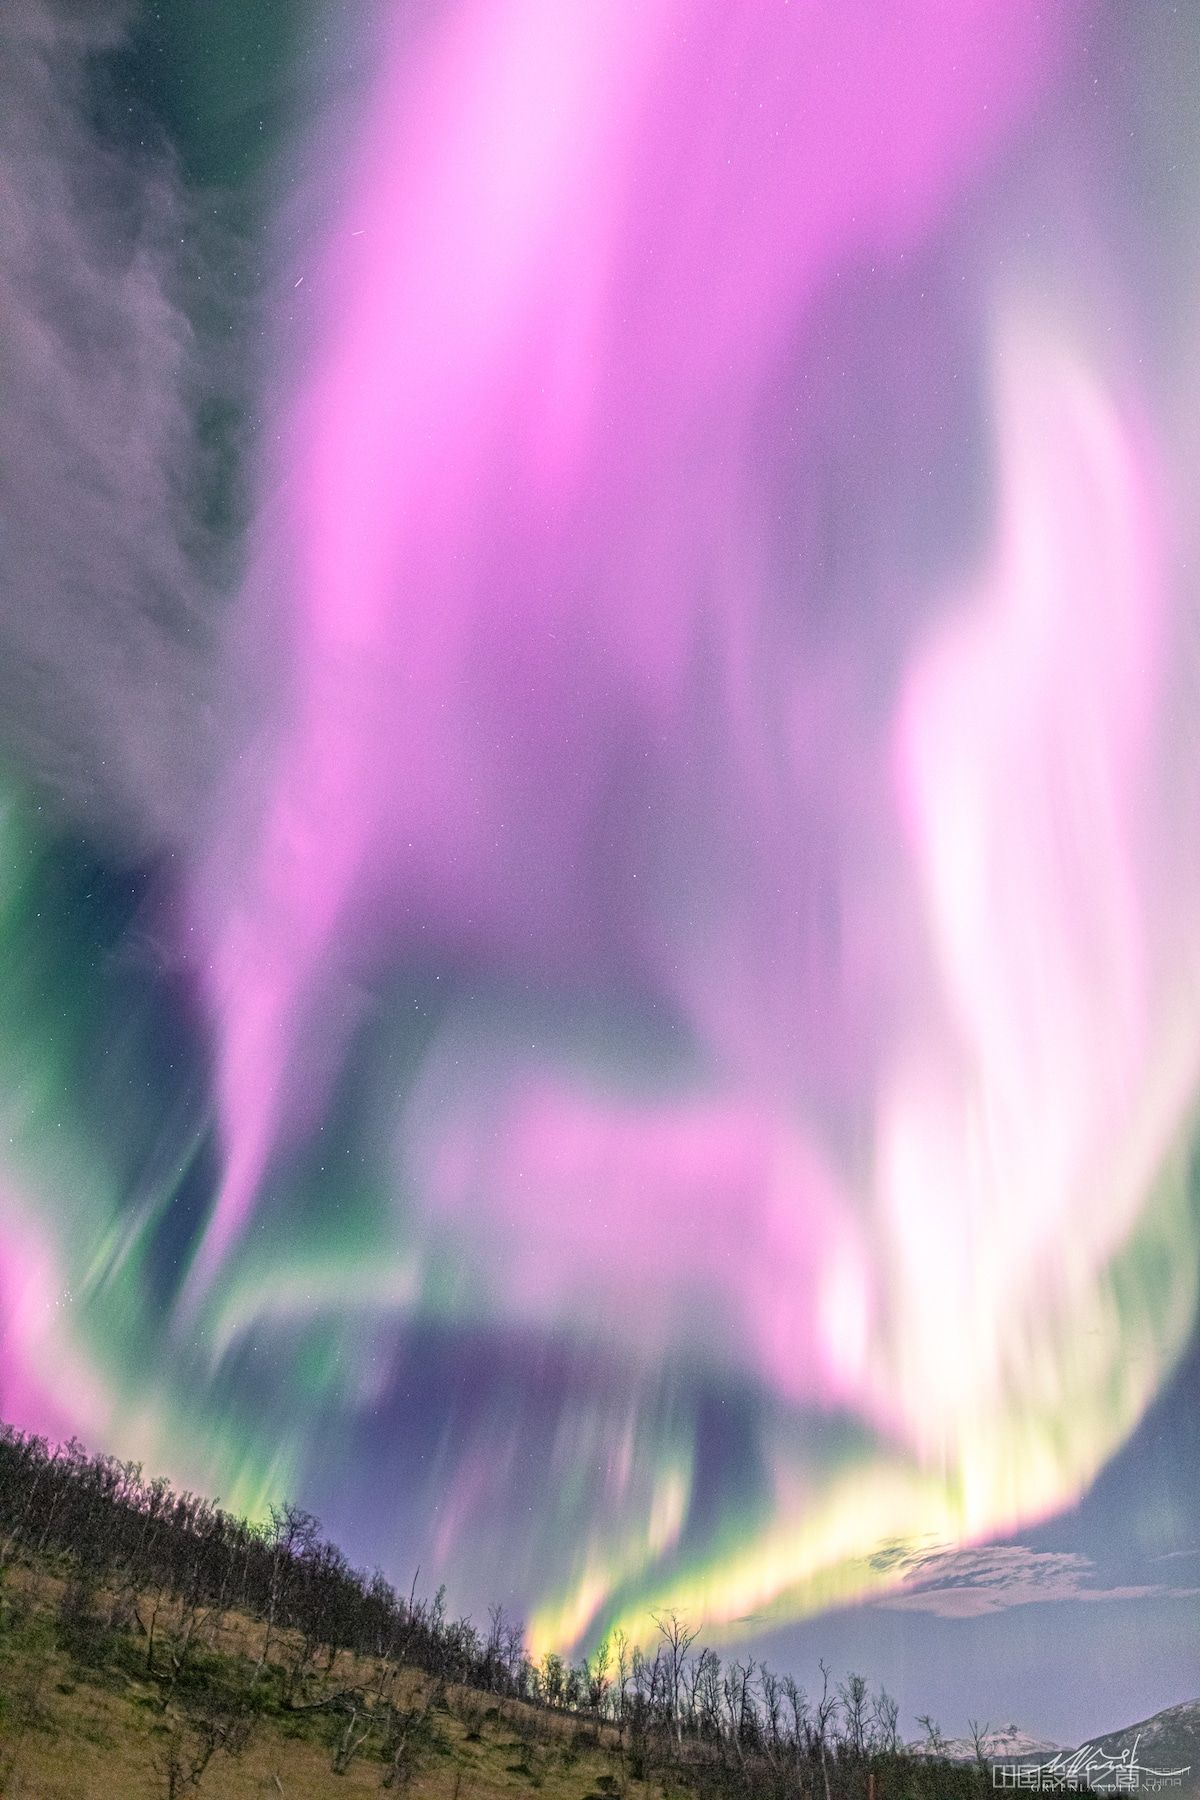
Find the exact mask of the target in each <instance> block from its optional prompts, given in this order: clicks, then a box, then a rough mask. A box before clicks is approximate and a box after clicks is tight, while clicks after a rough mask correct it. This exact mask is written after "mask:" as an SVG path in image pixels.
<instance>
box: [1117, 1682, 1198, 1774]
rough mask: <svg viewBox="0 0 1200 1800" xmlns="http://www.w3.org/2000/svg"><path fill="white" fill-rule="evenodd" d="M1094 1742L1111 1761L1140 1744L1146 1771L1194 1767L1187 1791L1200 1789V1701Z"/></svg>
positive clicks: (1165, 1710)
mask: <svg viewBox="0 0 1200 1800" xmlns="http://www.w3.org/2000/svg"><path fill="white" fill-rule="evenodd" d="M1090 1742H1091V1743H1092V1744H1094V1746H1095V1748H1096V1749H1097V1750H1100V1751H1102V1752H1103V1754H1104V1755H1105V1756H1111V1757H1119V1756H1122V1755H1124V1754H1125V1753H1126V1752H1127V1751H1128V1752H1132V1751H1133V1747H1134V1743H1135V1742H1136V1744H1137V1761H1138V1765H1139V1767H1140V1768H1142V1769H1182V1768H1187V1767H1188V1765H1189V1764H1190V1766H1191V1773H1190V1774H1189V1775H1186V1776H1184V1778H1183V1781H1182V1786H1183V1789H1184V1791H1185V1792H1194V1791H1196V1790H1197V1789H1200V1700H1185V1701H1183V1702H1182V1704H1181V1705H1179V1706H1167V1707H1164V1708H1163V1710H1162V1712H1157V1713H1155V1714H1154V1716H1153V1718H1150V1719H1142V1720H1140V1721H1139V1723H1138V1724H1136V1725H1126V1726H1125V1728H1124V1730H1122V1731H1110V1732H1109V1733H1108V1734H1107V1736H1105V1737H1099V1738H1092V1739H1091V1740H1090Z"/></svg>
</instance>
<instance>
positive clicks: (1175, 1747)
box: [909, 1700, 1200, 1794]
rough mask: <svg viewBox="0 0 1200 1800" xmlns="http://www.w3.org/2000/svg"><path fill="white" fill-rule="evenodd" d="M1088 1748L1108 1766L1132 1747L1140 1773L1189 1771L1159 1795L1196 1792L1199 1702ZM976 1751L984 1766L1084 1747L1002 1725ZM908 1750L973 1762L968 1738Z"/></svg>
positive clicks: (1157, 1715) (1127, 1754)
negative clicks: (985, 1761) (1108, 1761)
mask: <svg viewBox="0 0 1200 1800" xmlns="http://www.w3.org/2000/svg"><path fill="white" fill-rule="evenodd" d="M1088 1744H1089V1745H1090V1746H1091V1748H1092V1749H1093V1750H1095V1751H1096V1752H1098V1753H1099V1755H1100V1756H1103V1757H1111V1758H1112V1759H1113V1761H1114V1762H1115V1761H1119V1760H1120V1759H1121V1758H1122V1757H1130V1758H1132V1757H1133V1756H1134V1754H1135V1749H1134V1747H1135V1745H1136V1760H1137V1763H1138V1767H1139V1769H1140V1770H1143V1771H1149V1770H1152V1769H1164V1770H1174V1769H1189V1768H1190V1773H1189V1774H1187V1775H1184V1776H1183V1777H1181V1780H1180V1787H1179V1789H1174V1788H1172V1789H1170V1790H1164V1791H1168V1792H1173V1793H1179V1792H1181V1793H1183V1794H1196V1793H1200V1700H1185V1701H1184V1702H1183V1703H1182V1704H1181V1705H1179V1706H1168V1707H1165V1708H1164V1709H1163V1711H1162V1712H1158V1713H1155V1714H1154V1716H1153V1718H1150V1719H1141V1720H1139V1722H1138V1723H1137V1724H1136V1725H1126V1726H1124V1727H1123V1728H1122V1729H1121V1730H1120V1731H1110V1732H1107V1733H1106V1734H1105V1735H1104V1736H1103V1737H1096V1738H1089V1739H1088ZM981 1747H982V1750H983V1754H984V1756H985V1757H986V1758H987V1759H988V1761H989V1762H1040V1761H1042V1760H1043V1759H1045V1758H1049V1757H1052V1756H1054V1755H1055V1754H1056V1753H1058V1752H1060V1751H1061V1752H1062V1753H1063V1754H1064V1755H1065V1756H1068V1757H1069V1756H1071V1755H1072V1754H1073V1753H1074V1752H1075V1751H1076V1750H1081V1749H1083V1748H1084V1746H1083V1745H1075V1746H1071V1747H1069V1748H1068V1747H1067V1746H1065V1745H1061V1744H1051V1743H1048V1742H1047V1741H1046V1740H1045V1739H1044V1738H1035V1737H1031V1736H1030V1735H1029V1733H1028V1732H1027V1731H1021V1730H1020V1729H1019V1728H1018V1727H1017V1726H1016V1725H1003V1726H1001V1727H999V1729H997V1730H995V1731H989V1732H988V1733H987V1736H986V1737H985V1738H984V1739H983V1740H982V1746H981ZM909 1749H910V1750H911V1751H912V1752H913V1754H914V1755H916V1756H945V1757H948V1758H949V1760H950V1761H951V1762H974V1760H975V1745H974V1743H973V1742H972V1741H971V1739H970V1738H950V1739H948V1740H947V1741H946V1742H944V1743H941V1744H939V1745H938V1746H937V1747H936V1748H933V1747H931V1745H930V1744H929V1743H928V1742H927V1741H926V1740H922V1741H921V1742H919V1743H914V1744H910V1745H909ZM1152 1779H1153V1777H1150V1776H1148V1775H1147V1776H1146V1777H1144V1778H1143V1780H1142V1781H1141V1782H1139V1788H1140V1787H1143V1786H1145V1785H1146V1782H1147V1780H1152Z"/></svg>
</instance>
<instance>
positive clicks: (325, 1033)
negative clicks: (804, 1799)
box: [0, 0, 1200, 1743]
mask: <svg viewBox="0 0 1200 1800" xmlns="http://www.w3.org/2000/svg"><path fill="white" fill-rule="evenodd" d="M1197 92H1200V13H1198V12H1197V10H1196V9H1195V8H1194V7H1193V6H1191V5H1179V6H1171V5H1168V4H1166V3H1165V0H1163V3H1158V0H1156V3H1155V4H1152V5H1146V6H1137V7H1134V6H1130V5H1128V4H1125V3H1124V0H1111V3H1110V4H1093V5H1088V4H1083V3H1082V0H1079V3H1077V0H956V4H954V5H953V6H950V5H947V4H945V3H944V0H888V4H886V5H883V6H878V5H874V4H868V3H867V0H838V3H837V4H833V3H832V0H791V3H790V4H789V3H787V0H686V3H685V0H651V3H650V4H645V5H636V4H634V0H579V3H578V4H577V5H576V4H571V5H564V4H563V0H388V3H384V0H374V3H368V0H362V3H361V4H360V3H359V0H353V3H352V0H347V4H345V5H344V6H342V5H339V6H338V7H336V8H331V7H327V6H317V5H308V6H306V5H304V4H300V3H299V0H254V4H248V3H247V0H172V3H171V4H170V5H163V6H150V5H145V6H140V7H139V6H136V5H117V4H110V0H74V3H71V0H9V3H8V4H7V5H5V6H4V8H3V9H2V11H0V321H2V330H0V571H2V574H3V598H2V602H0V977H2V978H0V1076H2V1078H0V1415H2V1416H3V1417H4V1418H6V1419H8V1420H9V1421H11V1422H14V1423H16V1424H18V1425H20V1426H21V1427H24V1428H27V1429H33V1430H37V1431H39V1432H43V1433H46V1434H48V1435H50V1436H52V1437H57V1438H66V1437H68V1436H70V1435H71V1433H72V1432H77V1433H78V1434H79V1435H80V1436H81V1437H83V1438H84V1439H85V1441H86V1442H87V1443H88V1444H89V1445H90V1446H92V1447H93V1448H97V1449H105V1450H111V1451H113V1452H115V1453H117V1454H120V1455H123V1456H133V1457H137V1458H139V1459H142V1460H144V1461H145V1462H146V1464H147V1465H148V1466H150V1467H152V1468H153V1469H155V1470H162V1471H164V1472H166V1473H168V1474H170V1475H171V1476H172V1477H173V1478H174V1479H175V1480H176V1481H177V1482H180V1483H186V1484H190V1485H192V1486H194V1487H196V1488H199V1489H202V1490H203V1491H205V1492H208V1493H210V1494H216V1495H220V1496H221V1497H222V1498H223V1500H224V1501H225V1502H226V1503H227V1504H230V1505H232V1506H236V1507H239V1508H242V1509H245V1510H247V1511H250V1512H252V1513H255V1514H261V1513H262V1511H263V1510H264V1509H265V1508H266V1507H267V1506H268V1505H269V1504H270V1503H272V1502H273V1501H278V1500H280V1499H282V1498H284V1497H288V1498H293V1499H296V1500H297V1501H299V1502H301V1503H302V1504H304V1505H306V1506H309V1507H311V1508H312V1509H313V1510H315V1511H316V1512H318V1513H319V1514H320V1516H321V1518H322V1520H323V1522H324V1525H325V1527H326V1529H327V1531H328V1532H329V1534H330V1535H331V1536H333V1537H334V1538H335V1539H336V1540H337V1541H339V1542H340V1543H341V1544H342V1545H343V1546H344V1547H345V1548H346V1550H347V1551H348V1553H349V1554H350V1555H351V1556H352V1557H353V1558H354V1559H355V1560H356V1561H359V1562H361V1563H363V1564H364V1565H365V1566H373V1565H378V1566H380V1567H381V1568H382V1569H383V1570H384V1571H385V1573H387V1574H388V1576H389V1577H391V1578H392V1579H394V1580H395V1581H396V1582H397V1584H398V1585H400V1586H402V1587H403V1588H404V1589H405V1590H407V1586H408V1582H409V1580H410V1579H411V1576H412V1572H413V1570H414V1569H415V1568H416V1567H417V1566H418V1565H419V1567H420V1571H421V1585H422V1586H423V1587H428V1588H429V1589H430V1590H432V1589H433V1588H435V1587H436V1586H437V1585H438V1583H439V1582H442V1581H445V1582H446V1584H447V1586H448V1597H449V1601H450V1604H451V1605H452V1607H454V1608H456V1609H462V1610H469V1611H473V1612H474V1613H475V1614H476V1616H481V1615H482V1613H483V1609H484V1608H485V1606H486V1605H487V1603H488V1602H489V1601H493V1600H496V1601H501V1602H503V1603H504V1604H505V1605H506V1606H507V1607H509V1608H511V1609H512V1610H513V1611H514V1612H515V1613H516V1614H517V1616H519V1617H521V1618H523V1619H524V1620H525V1621H526V1623H527V1628H528V1635H529V1641H530V1644H531V1647H532V1648H533V1650H534V1651H535V1652H537V1653H539V1654H540V1653H541V1652H544V1651H547V1650H551V1649H557V1650H561V1651H564V1652H570V1651H576V1650H580V1649H590V1648H593V1647H594V1646H595V1644H596V1643H597V1641H598V1640H599V1639H600V1637H601V1636H602V1635H603V1634H604V1633H605V1632H606V1631H610V1630H612V1629H614V1628H616V1627H620V1628H622V1629H624V1630H625V1631H626V1632H627V1633H628V1634H629V1635H630V1636H631V1637H633V1638H635V1639H638V1640H640V1641H642V1642H644V1643H647V1642H649V1641H650V1639H651V1637H652V1636H653V1631H654V1628H653V1625H652V1623H651V1618H650V1615H651V1614H652V1613H653V1612H656V1611H660V1610H661V1609H663V1608H677V1609H678V1610H679V1612H680V1613H682V1614H685V1615H686V1616H687V1617H688V1619H689V1620H690V1621H692V1622H694V1623H695V1624H696V1625H697V1626H698V1627H699V1629H700V1632H701V1637H702V1639H705V1640H707V1641H709V1642H712V1643H713V1644H715V1645H716V1646H717V1647H718V1648H720V1649H722V1650H724V1649H726V1648H732V1647H733V1646H735V1645H746V1644H748V1645H749V1646H750V1647H751V1649H752V1650H753V1651H754V1653H755V1654H758V1653H760V1652H761V1653H763V1654H766V1655H767V1656H768V1657H769V1658H770V1660H771V1661H772V1662H773V1663H775V1664H777V1665H778V1666H780V1667H785V1668H786V1667H790V1668H792V1669H793V1670H794V1671H795V1673H796V1674H797V1676H798V1678H799V1679H801V1680H807V1681H811V1679H812V1675H813V1672H814V1670H815V1667H816V1662H817V1659H818V1657H820V1656H822V1655H824V1656H825V1657H827V1658H829V1659H830V1660H831V1661H832V1662H833V1663H834V1665H835V1667H836V1668H837V1669H839V1670H844V1669H847V1668H849V1667H856V1668H861V1669H862V1670H863V1671H864V1672H865V1673H867V1674H868V1675H869V1676H870V1677H871V1678H872V1679H873V1680H876V1681H878V1680H882V1681H884V1682H886V1684H887V1685H888V1687H889V1688H890V1689H891V1690H892V1691H893V1692H894V1693H896V1694H897V1696H898V1697H899V1699H900V1701H901V1706H902V1725H903V1728H904V1729H905V1730H906V1731H908V1732H909V1733H910V1734H912V1733H913V1732H914V1731H915V1715H916V1714H917V1713H918V1712H926V1711H931V1712H933V1713H934V1714H935V1715H936V1716H938V1717H939V1719H940V1720H941V1722H942V1725H943V1726H944V1727H945V1728H946V1729H947V1730H949V1731H951V1732H961V1731H962V1730H963V1729H964V1728H965V1725H966V1720H967V1717H968V1715H970V1716H975V1717H980V1718H988V1719H990V1720H991V1721H992V1723H993V1724H999V1723H1001V1722H1004V1723H1007V1722H1008V1721H1009V1719H1013V1720H1015V1721H1016V1722H1017V1723H1019V1724H1020V1725H1022V1726H1024V1727H1025V1728H1026V1729H1028V1730H1030V1731H1033V1732H1035V1733H1039V1734H1044V1735H1047V1736H1049V1737H1052V1738H1054V1739H1056V1740H1057V1741H1060V1742H1064V1743H1075V1742H1078V1741H1079V1740H1081V1739H1082V1738H1083V1737H1084V1736H1085V1735H1088V1734H1092V1735H1095V1734H1098V1733H1100V1732H1102V1731H1106V1730H1110V1729H1113V1728H1115V1727H1118V1726H1121V1725H1124V1724H1127V1723H1129V1722H1130V1721H1132V1720H1134V1719H1136V1718H1139V1717H1141V1716H1145V1715H1146V1714H1148V1713H1150V1712H1152V1711H1154V1710H1156V1709H1157V1708H1159V1707H1162V1706H1166V1705H1168V1704H1171V1703H1174V1702H1177V1701H1180V1700H1184V1699H1193V1698H1195V1697H1196V1696H1197V1695H1198V1694H1200V1649H1198V1647H1197V1642H1198V1635H1200V1634H1197V1633H1196V1631H1195V1621H1196V1616H1197V1606H1196V1601H1197V1597H1198V1596H1200V1437H1198V1430H1200V1427H1198V1426H1197V1400H1198V1398H1200V1340H1198V1338H1197V1316H1198V1301H1200V1185H1198V1172H1197V1170H1198V1166H1197V1161H1196V1157H1197V1155H1198V1154H1200V1143H1198V1142H1197V1139H1196V1135H1195V1112H1196V1106H1197V1101H1198V1099H1200V834H1198V833H1197V831H1196V829H1195V821H1196V819H1197V816H1198V802H1200V729H1198V727H1200V707H1198V702H1200V590H1198V588H1197V569H1198V568H1200V560H1198V556H1197V551H1198V549H1200V545H1197V542H1196V531H1197V524H1196V521H1197V519H1200V508H1198V507H1197V500H1198V499H1200V480H1198V479H1197V474H1196V471H1197V468H1198V466H1200V465H1198V461H1197V455H1198V452H1200V428H1198V426H1197V419H1200V406H1198V405H1197V401H1198V400H1200V328H1198V326H1197V320H1198V319H1200V310H1198V308H1200V120H1198V118H1197V113H1196V107H1195V96H1196V94H1197Z"/></svg>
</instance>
